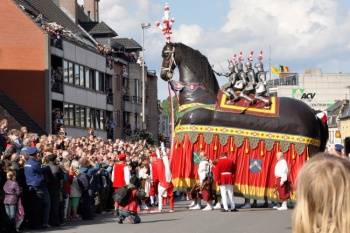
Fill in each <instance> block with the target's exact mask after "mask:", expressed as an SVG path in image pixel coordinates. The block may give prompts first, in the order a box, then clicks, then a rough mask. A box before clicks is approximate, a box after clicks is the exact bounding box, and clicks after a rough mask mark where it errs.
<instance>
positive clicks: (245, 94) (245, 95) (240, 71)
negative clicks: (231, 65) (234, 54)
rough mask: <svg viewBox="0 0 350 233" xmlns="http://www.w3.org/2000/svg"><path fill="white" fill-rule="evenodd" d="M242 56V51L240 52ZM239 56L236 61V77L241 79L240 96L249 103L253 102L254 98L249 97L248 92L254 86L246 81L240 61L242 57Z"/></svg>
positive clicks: (250, 91)
mask: <svg viewBox="0 0 350 233" xmlns="http://www.w3.org/2000/svg"><path fill="white" fill-rule="evenodd" d="M241 56H242V53H241ZM241 56H240V58H239V61H238V62H237V63H236V68H237V73H238V74H237V75H238V79H239V80H242V81H243V84H244V88H243V90H242V91H241V94H240V95H239V96H240V97H243V98H244V99H246V100H248V101H249V102H250V104H253V102H254V100H253V99H252V98H250V97H249V94H250V93H252V91H253V90H254V86H253V84H252V83H251V82H249V81H247V76H246V73H245V72H244V70H243V63H242V62H241V61H242V60H243V58H242V57H241Z"/></svg>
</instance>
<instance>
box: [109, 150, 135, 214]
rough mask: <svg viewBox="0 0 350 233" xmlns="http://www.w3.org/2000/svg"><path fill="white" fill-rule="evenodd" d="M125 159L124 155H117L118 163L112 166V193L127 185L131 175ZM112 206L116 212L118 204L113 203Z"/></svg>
mask: <svg viewBox="0 0 350 233" xmlns="http://www.w3.org/2000/svg"><path fill="white" fill-rule="evenodd" d="M125 159H126V154H119V155H118V160H119V162H118V163H116V164H115V165H114V168H113V172H112V182H113V188H114V192H117V190H118V188H119V187H122V186H124V185H127V184H129V181H130V177H131V175H130V169H129V167H128V165H127V164H126V163H125ZM114 206H115V207H116V210H117V208H118V203H117V202H115V203H114ZM116 214H118V213H117V212H116Z"/></svg>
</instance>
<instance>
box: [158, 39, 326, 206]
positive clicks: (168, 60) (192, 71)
mask: <svg viewBox="0 0 350 233" xmlns="http://www.w3.org/2000/svg"><path fill="white" fill-rule="evenodd" d="M162 57H163V61H162V69H161V74H160V77H161V78H162V79H163V80H165V81H167V82H169V86H171V88H172V89H173V90H175V91H177V92H178V101H179V113H178V116H179V119H178V120H177V121H176V123H174V124H173V128H174V132H172V135H173V136H172V143H171V144H172V148H171V150H172V155H171V170H172V175H173V184H174V186H175V190H178V191H185V192H189V191H190V189H191V187H193V186H194V185H195V184H196V182H198V179H199V177H198V174H197V169H198V164H199V162H200V161H199V157H198V155H199V152H200V151H205V153H206V154H207V156H208V158H209V159H210V160H212V161H215V160H217V159H218V158H219V156H220V153H221V152H227V153H228V156H229V158H231V159H233V160H234V162H235V165H236V172H235V174H234V175H235V186H234V192H235V195H238V196H243V197H245V198H254V199H269V200H275V199H277V198H278V196H277V194H276V192H275V186H274V185H275V176H274V166H275V164H276V162H277V161H276V153H277V152H279V151H282V152H283V153H284V155H285V159H286V161H287V163H288V166H289V168H290V174H289V177H288V178H289V180H290V181H291V183H292V185H294V184H295V181H296V177H297V175H298V171H299V170H300V168H301V167H302V166H303V164H304V163H305V162H306V161H307V160H308V159H309V158H310V157H311V156H312V155H314V154H316V153H318V152H322V151H324V150H325V147H326V142H327V140H328V127H327V123H326V122H323V121H322V120H321V119H320V118H319V117H317V112H316V111H315V110H313V109H312V108H311V107H310V106H308V105H307V104H306V103H304V102H302V101H300V100H297V99H292V98H286V97H265V98H267V99H268V100H270V103H271V105H270V106H265V104H264V103H263V102H261V101H257V102H256V103H254V104H249V103H248V101H247V100H245V99H241V100H239V101H238V102H236V103H234V104H228V101H227V100H226V95H225V94H223V93H222V92H221V90H220V88H219V84H218V81H217V79H216V76H215V74H214V71H213V69H212V67H211V65H210V64H209V62H208V59H207V58H206V57H205V56H204V55H202V54H201V53H200V52H199V51H198V50H195V49H192V48H190V47H188V46H186V45H184V44H182V43H172V42H170V41H169V42H168V43H166V45H165V46H164V48H163V51H162ZM175 68H178V73H179V80H178V81H175V80H172V77H173V72H174V69H175ZM214 186H216V184H215V183H214ZM214 188H215V189H216V190H219V189H218V188H217V187H214ZM295 194H296V192H293V190H291V200H292V201H293V200H295Z"/></svg>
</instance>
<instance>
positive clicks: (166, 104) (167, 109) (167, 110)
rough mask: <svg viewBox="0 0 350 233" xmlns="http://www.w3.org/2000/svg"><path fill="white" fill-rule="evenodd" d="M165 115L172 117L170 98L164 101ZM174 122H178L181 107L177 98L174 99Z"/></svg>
mask: <svg viewBox="0 0 350 233" xmlns="http://www.w3.org/2000/svg"><path fill="white" fill-rule="evenodd" d="M162 108H163V115H165V116H169V117H171V110H170V97H168V98H167V99H165V100H163V101H162ZM173 109H174V122H176V121H177V120H178V112H179V105H178V103H177V100H176V96H174V97H173Z"/></svg>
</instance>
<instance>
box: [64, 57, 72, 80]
mask: <svg viewBox="0 0 350 233" xmlns="http://www.w3.org/2000/svg"><path fill="white" fill-rule="evenodd" d="M63 81H64V82H66V83H67V82H68V83H73V63H72V62H69V61H66V60H64V61H63Z"/></svg>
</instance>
